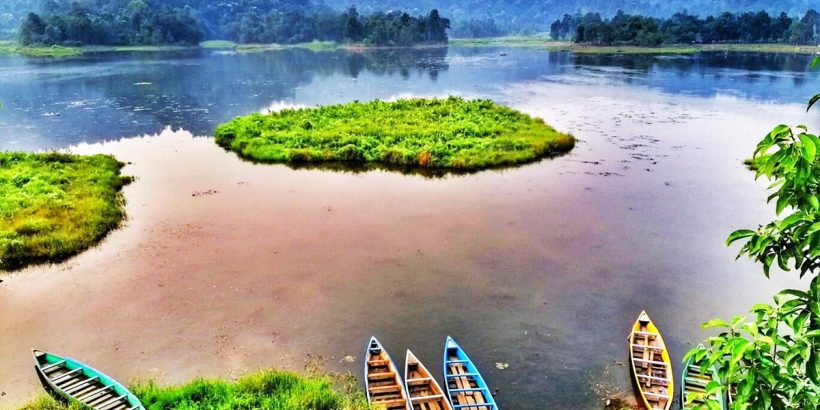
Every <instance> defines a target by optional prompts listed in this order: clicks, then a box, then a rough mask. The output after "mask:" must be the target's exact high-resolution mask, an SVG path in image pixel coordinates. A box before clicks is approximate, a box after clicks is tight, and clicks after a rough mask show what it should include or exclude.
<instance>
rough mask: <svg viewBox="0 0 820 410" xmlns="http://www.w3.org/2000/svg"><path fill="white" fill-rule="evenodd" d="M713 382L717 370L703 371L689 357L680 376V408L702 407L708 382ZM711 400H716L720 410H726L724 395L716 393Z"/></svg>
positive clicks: (726, 404) (716, 378) (716, 376)
mask: <svg viewBox="0 0 820 410" xmlns="http://www.w3.org/2000/svg"><path fill="white" fill-rule="evenodd" d="M698 347H699V348H703V345H699V346H698ZM713 380H718V374H717V370H716V369H715V368H714V367H712V368H710V369H703V368H701V366H700V365H699V364H697V363H695V359H694V358H693V357H690V358H689V360H687V361H686V363H684V366H683V373H682V375H681V386H682V387H681V392H680V402H681V407H682V408H683V409H694V408H696V407H698V406H701V405H704V404H705V403H706V401H705V400H704V398H705V397H704V396H705V394H706V387H707V385H708V384H709V382H711V381H713ZM713 399H714V400H717V402H718V403H719V404H720V409H721V410H726V409H727V408H728V403H727V401H726V394H723V393H716V394H715V396H714V397H713Z"/></svg>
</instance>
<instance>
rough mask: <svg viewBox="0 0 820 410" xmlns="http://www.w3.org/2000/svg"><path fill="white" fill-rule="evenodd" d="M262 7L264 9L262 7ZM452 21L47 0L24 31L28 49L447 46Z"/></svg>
mask: <svg viewBox="0 0 820 410" xmlns="http://www.w3.org/2000/svg"><path fill="white" fill-rule="evenodd" d="M257 3H259V6H260V7H261V6H265V5H266V7H261V8H260V7H257V6H256V4H257ZM449 28H450V21H449V19H447V18H444V17H442V16H441V15H440V14H439V12H438V10H435V9H433V10H432V11H430V12H429V13H427V14H426V15H419V16H411V15H409V14H408V13H403V12H396V11H393V12H389V13H383V12H376V13H372V14H370V15H362V14H359V12H358V11H357V10H356V8H354V7H351V8H349V9H346V10H344V11H341V12H339V11H335V10H332V9H330V8H327V7H321V6H317V5H313V4H312V3H310V2H298V1H292V0H286V1H281V2H276V4H273V3H272V2H269V1H267V2H265V1H260V0H245V1H239V2H228V1H223V0H216V1H211V2H203V1H198V0H166V1H160V0H111V1H102V0H85V1H69V0H48V1H46V3H44V5H43V7H42V11H41V12H39V13H35V12H31V13H29V14H28V15H27V16H26V17H25V18H24V19H23V22H22V24H21V26H20V29H19V39H20V42H21V43H22V44H24V45H52V44H59V45H72V46H77V45H163V44H183V45H190V44H198V43H199V42H201V41H202V40H204V39H206V38H214V39H227V40H233V41H236V42H240V43H279V44H293V43H301V42H310V41H314V40H318V41H335V42H356V43H359V42H361V43H367V44H373V45H379V46H390V45H397V46H405V45H412V44H419V43H441V42H446V41H447V30H448V29H449Z"/></svg>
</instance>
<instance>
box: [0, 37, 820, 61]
mask: <svg viewBox="0 0 820 410" xmlns="http://www.w3.org/2000/svg"><path fill="white" fill-rule="evenodd" d="M445 47H510V48H539V49H545V50H547V51H556V52H570V53H576V54H602V55H606V54H656V55H661V54H665V55H695V54H698V53H701V52H739V53H772V54H781V53H786V54H820V46H813V45H794V44H781V43H761V44H753V43H732V44H696V45H693V44H669V45H661V46H657V47H644V46H615V45H613V46H596V45H588V44H576V43H572V42H568V41H553V40H551V39H548V38H544V37H497V38H475V39H466V38H454V39H451V40H450V41H449V42H448V43H436V44H415V45H410V46H376V45H367V44H361V43H335V42H331V41H312V42H309V43H297V44H276V43H271V44H262V43H259V44H257V43H251V44H240V43H234V42H232V41H224V40H209V41H204V42H202V43H200V44H199V45H160V46H99V45H92V46H82V47H65V46H58V45H53V46H21V45H18V44H16V43H13V42H11V41H0V55H3V54H18V55H22V56H25V57H52V58H64V57H77V56H82V55H85V54H91V53H137V52H145V53H149V52H153V53H156V52H170V51H192V50H233V51H236V52H240V53H258V52H268V51H280V50H286V49H294V48H301V49H305V50H310V51H315V52H322V51H336V50H345V51H349V52H354V53H361V52H367V51H378V50H425V49H439V48H445Z"/></svg>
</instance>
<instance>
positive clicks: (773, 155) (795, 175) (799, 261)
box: [687, 57, 820, 410]
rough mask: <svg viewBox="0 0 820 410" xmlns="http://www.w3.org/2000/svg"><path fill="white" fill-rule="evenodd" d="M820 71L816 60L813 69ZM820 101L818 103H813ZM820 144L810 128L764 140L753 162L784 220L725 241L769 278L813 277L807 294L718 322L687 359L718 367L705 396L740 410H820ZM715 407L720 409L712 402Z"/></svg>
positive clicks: (790, 294)
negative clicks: (773, 272)
mask: <svg viewBox="0 0 820 410" xmlns="http://www.w3.org/2000/svg"><path fill="white" fill-rule="evenodd" d="M818 64H820V57H817V58H815V60H814V62H813V64H812V65H813V66H815V67H816V66H817V65H818ZM818 99H820V96H814V97H812V99H811V100H810V105H809V108H811V103H812V102H814V101H817V100H818ZM818 146H820V140H818V138H817V136H815V135H812V134H809V132H808V129H807V128H806V127H805V126H799V127H796V128H794V129H793V128H791V127H788V126H785V125H779V126H777V127H776V128H774V130H772V132H770V133H769V134H768V135H766V137H765V138H764V139H763V141H761V142H760V143H759V144H758V146H757V149H756V150H755V153H754V157H753V159H752V165H753V168H754V169H755V170H756V174H757V177H760V176H765V177H767V178H769V179H770V180H773V181H774V183H773V184H772V185H771V186H770V187H769V189H770V190H772V191H773V192H772V194H771V195H770V196H769V201H774V202H775V203H776V213H777V214H778V215H780V214H781V213H782V212H783V211H786V210H788V212H789V214H788V216H786V217H785V218H783V219H779V220H776V221H774V222H771V223H769V224H766V225H764V226H760V227H758V229H755V230H753V229H742V230H738V231H735V232H733V233H732V234H731V235H730V236H729V238H728V239H727V243H729V244H731V243H733V242H736V241H741V240H742V241H744V244H743V246H742V248H741V250H740V254H739V256H742V255H747V256H749V257H751V258H752V259H754V260H756V261H758V262H759V263H760V264H761V265H762V266H763V270H764V273H765V274H766V276H768V275H769V273H770V272H769V270H770V267H771V266H772V265H773V264H774V263H775V262H776V263H777V266H779V267H780V268H781V269H782V270H789V268H790V267H793V268H794V269H795V270H798V271H799V272H800V276H801V277H802V276H804V275H806V274H810V275H812V276H813V278H812V279H811V283H810V285H809V289H808V291H800V290H794V289H788V290H784V291H782V292H780V293H778V294H777V295H776V296H775V298H774V304H773V305H767V304H758V305H755V306H754V307H753V308H752V309H751V311H752V312H753V313H754V314H755V316H756V317H755V320H753V321H748V322H747V321H745V318H743V317H736V318H734V319H733V320H732V321H731V323H729V322H726V321H723V320H720V319H715V320H712V321H709V322H707V323H705V324H704V328H720V329H724V330H723V331H722V332H721V333H720V334H719V335H717V336H714V337H710V338H709V339H708V342H709V346H708V348H697V349H694V350H692V351H690V352H689V353H687V358H688V357H694V358H695V359H696V360H697V361H703V362H705V363H706V364H707V366H706V367H709V365H715V367H716V368H717V369H718V372H719V373H720V380H719V381H716V382H712V383H710V384H709V386H707V394H712V393H714V392H716V391H722V392H726V391H729V389H730V388H729V386H731V388H732V389H733V390H734V391H735V392H736V393H735V403H734V404H733V408H735V409H776V410H777V409H816V408H820V276H818V275H817V273H818V272H820V264H818V256H820V203H818V197H817V194H818V176H819V175H820V157H818V155H817V148H818ZM709 405H710V406H712V407H714V406H715V405H716V403H714V402H711V404H709Z"/></svg>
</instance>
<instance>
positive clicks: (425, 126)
mask: <svg viewBox="0 0 820 410" xmlns="http://www.w3.org/2000/svg"><path fill="white" fill-rule="evenodd" d="M215 137H216V143H217V144H219V145H220V146H222V147H223V148H225V149H228V150H231V151H234V152H236V153H237V154H239V155H240V156H241V157H243V158H246V159H251V160H254V161H259V162H274V163H303V164H304V163H327V162H342V163H350V164H354V165H355V164H365V163H381V164H385V165H388V166H411V167H424V168H434V169H450V170H479V169H485V168H490V167H497V166H506V165H514V164H520V163H524V162H530V161H534V160H537V159H539V158H543V157H546V156H549V155H554V154H558V153H563V152H567V151H569V150H570V149H572V147H573V146H574V145H575V139H574V138H573V137H572V136H571V135H568V134H563V133H560V132H558V131H556V130H555V129H553V128H552V127H550V126H548V125H546V124H544V121H543V120H541V119H537V118H532V117H530V116H528V115H526V114H523V113H521V112H518V111H516V110H513V109H511V108H507V107H503V106H500V105H498V104H495V103H494V102H492V101H489V100H464V99H461V98H458V97H450V98H448V99H423V98H416V99H408V100H399V101H396V102H385V101H379V100H376V101H372V102H367V103H360V102H353V103H349V104H341V105H331V106H324V107H318V108H303V109H296V110H293V109H289V110H283V111H280V112H276V113H271V114H252V115H249V116H245V117H239V118H236V119H235V120H233V121H231V122H229V123H226V124H222V125H220V126H219V127H218V128H217V129H216V132H215Z"/></svg>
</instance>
